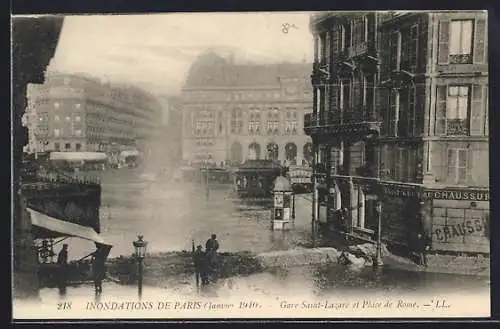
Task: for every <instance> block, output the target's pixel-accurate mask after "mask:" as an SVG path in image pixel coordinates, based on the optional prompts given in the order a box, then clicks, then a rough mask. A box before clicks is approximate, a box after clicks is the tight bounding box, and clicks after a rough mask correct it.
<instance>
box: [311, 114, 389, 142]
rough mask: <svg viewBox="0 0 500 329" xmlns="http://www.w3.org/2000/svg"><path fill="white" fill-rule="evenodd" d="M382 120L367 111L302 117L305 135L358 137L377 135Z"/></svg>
mask: <svg viewBox="0 0 500 329" xmlns="http://www.w3.org/2000/svg"><path fill="white" fill-rule="evenodd" d="M381 125H382V120H381V119H380V118H378V117H376V116H375V115H373V114H372V113H371V111H367V110H364V109H363V110H357V111H353V110H348V109H346V110H345V111H343V112H325V113H319V114H313V113H308V114H306V115H305V116H304V131H305V133H306V134H307V135H309V136H313V135H325V134H326V135H330V136H331V135H334V136H335V135H352V134H354V135H358V136H367V135H372V134H377V135H378V134H379V132H380V127H381Z"/></svg>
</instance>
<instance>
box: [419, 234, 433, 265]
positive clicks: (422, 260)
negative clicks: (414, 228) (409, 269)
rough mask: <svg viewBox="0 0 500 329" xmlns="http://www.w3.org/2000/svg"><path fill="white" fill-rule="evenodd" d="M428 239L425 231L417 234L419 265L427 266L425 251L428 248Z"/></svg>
mask: <svg viewBox="0 0 500 329" xmlns="http://www.w3.org/2000/svg"><path fill="white" fill-rule="evenodd" d="M430 243H431V241H430V239H429V237H428V236H427V235H426V234H425V233H419V234H417V246H416V247H417V248H416V252H417V255H418V262H419V265H423V266H427V252H428V251H429V249H430Z"/></svg>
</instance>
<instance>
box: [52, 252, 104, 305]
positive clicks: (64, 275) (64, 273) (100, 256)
mask: <svg viewBox="0 0 500 329" xmlns="http://www.w3.org/2000/svg"><path fill="white" fill-rule="evenodd" d="M89 256H91V257H92V261H91V264H92V265H91V266H92V279H93V281H94V288H95V293H96V295H100V294H101V293H102V281H104V278H105V273H106V268H105V262H106V253H105V251H104V249H102V248H99V247H97V249H96V251H94V252H93V253H92V254H90V255H89ZM57 266H58V270H57V274H56V280H57V286H58V288H59V294H60V295H62V296H64V295H65V294H66V287H67V282H68V278H69V266H68V245H67V244H66V243H65V244H63V246H62V248H61V251H59V254H58V255H57Z"/></svg>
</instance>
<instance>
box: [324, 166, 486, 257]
mask: <svg viewBox="0 0 500 329" xmlns="http://www.w3.org/2000/svg"><path fill="white" fill-rule="evenodd" d="M329 185H330V186H331V187H330V193H329V198H330V202H328V206H329V209H328V213H329V217H330V218H331V217H332V216H334V214H335V212H336V211H338V210H339V209H342V208H343V209H345V210H346V212H347V216H346V217H347V221H346V222H347V223H346V224H347V225H346V229H345V232H344V233H345V234H347V235H348V236H352V237H354V238H359V239H361V240H365V241H370V242H374V241H375V240H376V236H377V232H378V220H379V219H378V218H379V216H378V210H377V205H379V206H380V210H381V216H380V220H381V236H382V240H383V241H384V242H386V243H388V244H392V245H398V246H401V247H403V248H404V249H407V250H408V249H409V250H412V249H413V248H414V247H415V243H417V242H418V241H417V240H418V235H419V234H421V235H425V236H427V237H429V238H430V241H431V245H430V247H431V250H432V251H434V252H438V253H440V252H444V253H481V254H489V252H490V248H489V245H490V239H489V227H490V223H489V218H490V215H489V208H490V207H489V201H490V195H489V190H488V189H475V188H467V187H464V188H458V187H448V186H432V187H430V186H424V185H421V184H411V183H398V182H389V181H379V180H377V179H371V178H362V177H352V176H335V177H333V179H332V182H331V184H329Z"/></svg>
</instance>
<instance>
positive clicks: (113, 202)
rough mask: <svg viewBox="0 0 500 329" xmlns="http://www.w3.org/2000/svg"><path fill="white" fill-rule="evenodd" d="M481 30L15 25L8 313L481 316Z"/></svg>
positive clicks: (411, 25)
mask: <svg viewBox="0 0 500 329" xmlns="http://www.w3.org/2000/svg"><path fill="white" fill-rule="evenodd" d="M487 31H488V13H487V12H486V11H390V12H388V11H370V12H361V11H356V12H335V11H332V12H273V13H270V12H269V13H268V12H245V13H243V12H242V13H190V14H187V13H169V14H147V15H146V14H141V15H139V14H136V15H66V16H65V15H52V16H43V15H42V16H13V18H12V37H13V43H12V56H13V57H12V61H13V78H12V79H13V81H12V83H13V100H14V101H13V108H12V112H13V118H14V120H12V125H13V126H12V131H13V132H14V135H13V152H14V158H13V161H14V164H13V168H14V171H13V172H12V175H13V176H12V177H13V179H14V184H13V192H14V193H13V195H14V197H13V199H12V202H13V204H14V211H13V213H12V223H13V226H12V227H13V230H12V238H13V239H12V248H13V253H12V255H13V258H12V264H13V267H12V268H13V273H12V278H13V281H12V282H13V318H14V319H15V320H25V319H45V320H50V319H80V320H81V319H134V318H151V319H179V318H189V319H201V318H204V319H217V318H226V319H228V318H229V319H232V318H233V319H235V318H247V319H248V318H280V319H291V318H293V319H298V318H332V319H333V318H375V317H392V318H429V317H432V318H441V317H443V318H445V317H448V318H449V317H462V318H463V317H489V316H490V229H489V228H490V194H489V125H488V110H489V105H488V39H487V36H488V33H487Z"/></svg>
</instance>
